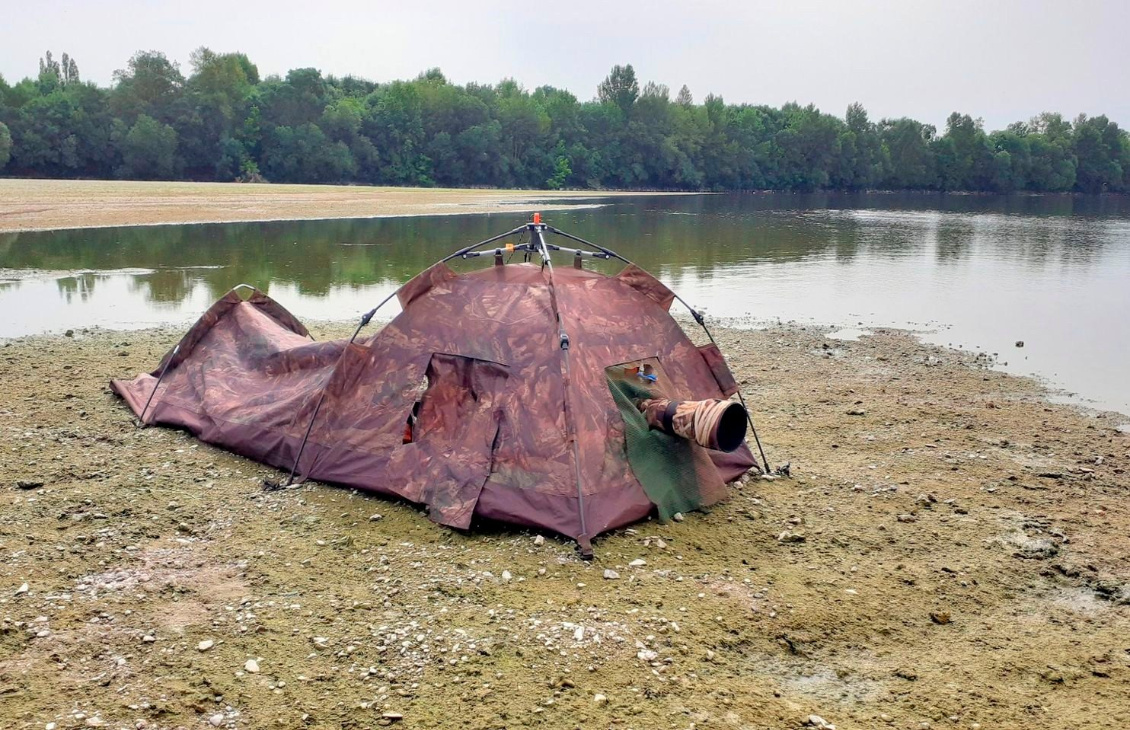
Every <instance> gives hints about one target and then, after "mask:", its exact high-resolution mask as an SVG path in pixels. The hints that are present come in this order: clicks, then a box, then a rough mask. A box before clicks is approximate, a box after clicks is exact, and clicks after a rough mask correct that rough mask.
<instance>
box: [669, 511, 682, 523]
mask: <svg viewBox="0 0 1130 730" xmlns="http://www.w3.org/2000/svg"><path fill="white" fill-rule="evenodd" d="M671 519H673V520H675V522H682V521H683V513H682V512H676V513H675V514H673V515H671Z"/></svg>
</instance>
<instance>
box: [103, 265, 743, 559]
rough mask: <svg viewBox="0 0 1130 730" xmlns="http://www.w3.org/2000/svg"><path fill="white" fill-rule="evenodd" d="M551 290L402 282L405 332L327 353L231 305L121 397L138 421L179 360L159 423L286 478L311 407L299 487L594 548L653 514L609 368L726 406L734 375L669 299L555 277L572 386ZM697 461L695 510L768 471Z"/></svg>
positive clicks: (697, 453) (287, 323)
mask: <svg viewBox="0 0 1130 730" xmlns="http://www.w3.org/2000/svg"><path fill="white" fill-rule="evenodd" d="M549 277H550V274H549V273H548V272H547V270H546V269H544V268H543V267H541V266H538V265H536V264H513V265H505V266H493V267H490V268H487V269H483V270H480V271H475V272H472V273H465V274H458V273H456V272H454V271H453V270H452V269H450V268H449V267H448V266H446V265H445V264H438V265H436V266H433V267H431V268H429V269H427V270H425V271H424V272H422V273H420V274H419V275H418V276H417V277H415V278H414V279H413V280H411V281H410V282H408V283H407V284H406V285H405V286H404V287H402V289H401V291H400V292H399V296H400V299H401V301H402V303H403V307H404V309H403V311H402V312H401V313H400V314H399V315H398V316H397V317H396V318H394V319H393V320H392V321H391V322H389V323H388V324H387V325H385V327H384V328H383V329H381V330H380V331H379V332H378V333H376V334H375V335H373V336H371V337H369V338H367V339H358V340H356V341H354V342H353V343H351V344H350V343H347V342H345V341H334V342H315V341H313V339H312V338H311V337H310V336H309V334H308V333H307V332H306V330H305V328H304V327H303V326H302V325H301V324H300V323H299V322H298V321H297V320H296V319H295V318H294V317H293V316H292V315H290V313H289V312H287V311H286V310H285V309H283V308H282V307H281V306H279V305H278V304H277V303H275V302H274V301H273V300H271V299H270V298H269V297H267V296H266V295H264V294H262V293H260V292H258V291H256V292H255V293H253V294H252V296H251V298H250V299H248V300H246V301H244V300H242V299H241V298H240V297H239V295H238V294H237V293H236V292H234V291H233V292H231V293H229V294H227V295H225V296H224V297H222V298H221V299H220V300H218V301H217V302H216V303H215V304H214V305H213V306H212V307H211V308H210V309H209V310H208V311H207V312H206V313H205V315H204V316H203V317H201V319H200V320H199V321H198V322H197V323H196V324H195V325H193V327H192V328H191V329H190V330H189V332H188V333H187V334H186V335H185V337H184V338H183V339H182V341H181V343H180V349H179V350H178V351H177V352H176V355H175V357H174V356H173V354H172V353H170V354H169V355H166V357H165V359H164V360H162V363H161V366H159V367H158V368H157V369H156V370H154V372H153V373H151V374H148V375H140V376H138V377H136V378H134V379H133V380H128V381H127V380H114V381H112V383H111V387H112V388H113V390H114V391H115V392H116V393H118V394H119V395H121V396H122V397H123V398H124V400H125V401H126V403H127V404H128V405H129V406H130V408H131V409H132V410H133V411H134V412H135V413H137V414H139V415H140V414H141V413H142V411H143V410H144V408H145V403H146V401H147V400H148V399H149V398H150V395H151V394H153V393H154V386H155V385H156V384H157V382H158V380H157V379H158V375H159V374H160V372H161V369H162V367H164V365H165V364H166V363H168V365H169V368H168V371H167V372H166V373H165V376H164V379H163V380H161V381H160V387H159V389H158V390H157V391H156V394H155V395H153V399H152V402H151V405H150V406H149V408H148V410H147V411H146V412H145V421H146V423H150V424H164V425H169V426H178V427H182V428H185V429H187V430H189V431H190V432H192V433H194V434H196V435H197V436H199V437H200V438H201V439H202V440H204V441H207V442H210V443H214V444H217V445H220V446H223V447H225V448H227V449H230V450H231V451H234V452H236V453H239V454H242V455H244V456H247V457H250V458H252V459H255V460H257V461H261V462H263V463H266V464H270V465H273V466H276V467H279V468H282V469H288V470H289V469H290V468H291V466H292V465H293V464H294V460H295V458H296V456H297V455H298V453H299V449H300V445H301V443H302V440H303V436H304V434H305V433H306V429H307V427H308V426H309V424H310V422H311V417H312V415H313V414H314V412H315V409H317V418H316V419H315V420H314V422H313V427H312V428H311V430H310V435H309V441H308V443H307V444H306V447H305V449H304V450H303V451H302V458H301V461H300V463H299V464H298V465H297V473H298V474H299V475H300V476H302V477H303V478H311V479H317V480H320V481H324V482H332V483H337V484H342V485H348V486H352V487H357V488H359V489H362V490H368V491H372V492H376V493H380V494H383V495H388V496H393V497H399V498H403V499H407V500H410V501H412V502H416V503H420V504H423V505H426V507H427V509H428V512H429V515H430V517H431V518H432V519H433V520H435V521H436V522H439V523H442V524H445V525H450V526H452V527H456V528H467V527H468V526H469V525H470V524H471V521H472V518H473V517H475V516H478V517H483V518H488V519H497V520H502V521H506V522H512V523H516V524H520V525H525V526H530V527H534V528H539V529H545V530H553V531H556V532H558V533H561V534H563V535H566V536H569V537H573V538H577V539H582V540H583V539H587V538H588V537H592V536H595V535H598V534H600V533H602V532H605V531H607V530H611V529H614V528H616V527H619V526H622V525H625V524H628V523H631V522H634V521H637V520H640V519H642V518H644V517H646V516H647V515H649V514H650V513H652V512H653V511H654V510H655V509H656V503H655V502H654V501H653V500H652V499H650V498H649V495H648V494H647V492H646V491H645V490H644V488H643V486H642V485H641V483H640V480H639V479H638V477H637V475H636V474H635V473H634V471H633V468H632V465H631V463H630V461H629V458H628V445H627V441H626V436H625V432H626V425H625V418H624V416H623V415H622V413H621V409H620V408H619V407H618V406H617V403H616V400H615V398H614V397H613V393H612V391H611V390H610V388H609V384H608V381H607V379H606V373H605V370H606V368H608V367H609V366H610V365H614V364H616V363H624V362H629V361H637V360H642V359H645V358H654V361H655V362H657V364H659V365H661V367H662V373H663V375H662V390H663V392H664V393H665V394H666V395H667V396H668V397H678V398H679V399H685V400H702V399H706V398H724V397H726V396H727V395H728V394H727V393H726V392H725V391H726V390H728V389H729V386H728V385H727V382H732V375H730V374H729V369H728V368H725V362H724V360H722V359H721V354H720V353H718V352H717V348H714V349H713V350H709V348H707V349H705V350H704V349H700V348H697V347H695V345H694V344H693V343H692V342H691V341H690V339H689V338H688V337H687V336H686V334H685V333H684V332H683V331H682V329H681V328H680V326H679V325H678V323H677V322H676V321H675V320H674V319H673V318H672V317H671V316H670V314H669V313H668V311H667V308H668V307H669V306H670V303H671V301H672V297H673V295H671V294H670V290H669V289H667V288H666V287H665V286H664V285H663V284H662V283H660V282H659V281H658V280H656V279H655V278H654V277H652V276H651V275H650V274H647V273H646V272H644V271H643V270H642V269H639V268H637V267H634V266H629V267H627V268H625V269H624V270H623V271H622V272H621V273H620V274H619V275H617V276H606V275H604V274H600V273H597V272H592V271H587V270H583V269H569V268H559V269H555V270H554V271H553V273H552V277H553V279H552V282H553V290H554V293H555V294H556V303H557V308H558V310H559V312H560V316H561V322H562V325H563V327H564V329H565V330H566V331H567V332H568V334H569V338H570V349H569V353H568V357H569V376H570V377H569V378H568V379H566V378H565V377H563V368H562V352H561V348H560V342H559V330H558V323H557V321H556V317H555V314H554V310H553V303H552V301H551V293H550V279H549ZM720 374H721V375H720ZM727 377H728V378H729V381H727V380H726V378H727ZM566 390H568V402H569V408H570V409H571V422H572V424H573V425H574V428H573V429H571V428H570V423H569V420H570V419H567V418H566V414H565V408H564V404H565V402H566ZM323 393H324V398H323ZM319 400H321V405H320V407H319V406H318V403H319ZM417 403H418V408H417ZM414 408H417V419H416V423H415V426H414V429H413V438H412V440H411V442H409V443H405V442H404V431H405V426H406V423H407V421H408V417H409V415H410V414H412V413H413V410H414ZM574 438H575V439H576V441H577V446H578V448H577V449H576V451H575V452H574V449H573V441H572V440H573V439H574ZM680 448H682V447H680ZM689 449H690V451H689V452H688V454H689V458H691V459H692V462H693V464H695V465H696V466H695V467H694V468H695V469H696V470H697V471H698V473H700V474H701V475H702V478H701V479H699V480H698V481H697V482H696V484H698V485H699V486H696V489H700V493H699V494H698V496H697V497H694V498H693V499H691V501H690V502H685V501H684V502H680V505H682V509H683V510H684V511H685V509H687V508H689V507H688V505H689V506H705V505H707V504H709V503H711V502H713V501H716V500H717V499H719V498H721V497H722V496H723V495H724V493H725V489H724V486H723V483H724V482H728V481H732V480H734V479H736V478H737V477H739V476H740V475H741V474H743V473H745V472H746V471H747V470H748V469H750V468H754V467H755V464H756V463H755V461H754V459H753V456H752V454H751V453H750V451H749V449H748V447H746V446H745V445H743V446H741V447H740V448H739V449H738V450H737V451H735V452H732V453H729V454H723V453H721V452H713V451H707V450H704V449H702V448H701V447H699V446H697V445H693V444H691V445H689ZM574 454H576V456H574ZM574 459H576V461H575V460H574ZM704 465H705V466H707V467H709V468H710V469H711V471H709V472H706V471H704V470H703V466H704ZM700 483H701V484H700ZM701 485H708V487H709V488H705V489H701ZM582 504H583V516H584V520H583V523H584V525H585V526H586V527H587V534H586V530H585V529H583V528H582V519H581V517H582V514H581V510H582ZM667 513H669V511H668V510H664V514H667Z"/></svg>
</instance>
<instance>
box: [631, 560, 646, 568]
mask: <svg viewBox="0 0 1130 730" xmlns="http://www.w3.org/2000/svg"><path fill="white" fill-rule="evenodd" d="M645 565H647V561H646V560H644V559H643V558H636V559H635V560H633V561H632V562H630V563H628V567H629V568H642V567H643V566H645Z"/></svg>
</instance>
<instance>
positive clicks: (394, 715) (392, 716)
mask: <svg viewBox="0 0 1130 730" xmlns="http://www.w3.org/2000/svg"><path fill="white" fill-rule="evenodd" d="M381 719H382V720H388V721H389V722H398V721H400V720H403V719H404V715H402V714H400V713H399V712H385V713H382V714H381Z"/></svg>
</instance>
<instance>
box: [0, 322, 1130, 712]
mask: <svg viewBox="0 0 1130 730" xmlns="http://www.w3.org/2000/svg"><path fill="white" fill-rule="evenodd" d="M350 326H351V325H350V324H349V323H342V324H323V325H319V326H316V327H313V328H312V329H314V330H315V334H316V336H317V337H318V338H319V339H321V338H324V337H333V336H341V335H342V334H344V333H346V331H347V330H348V329H349V327H350ZM826 333H827V331H826V330H822V329H819V328H813V327H807V328H804V327H788V326H785V327H777V328H774V329H769V330H761V331H739V330H732V329H731V330H722V331H721V332H720V333H719V342H720V344H721V346H722V348H723V351H724V352H725V353H726V354H727V355H728V356H729V358H730V362H731V364H732V366H733V368H734V370H735V371H736V374H737V376H738V377H739V379H740V380H742V381H743V382H744V384H745V385H744V388H745V390H746V393H747V397H748V398H749V400H750V402H751V404H752V405H753V406H754V408H755V415H756V417H757V419H758V425H759V427H760V431H761V434H762V437H763V441H764V442H765V446H766V450H767V451H768V453H769V457H770V459H771V461H773V462H774V464H779V463H782V462H785V461H791V462H792V466H793V475H794V476H793V478H791V479H777V480H773V481H767V480H762V479H753V478H750V479H746V480H745V481H743V482H742V483H740V484H736V485H734V488H733V492H732V496H731V498H730V499H729V500H728V501H727V502H725V503H723V504H721V505H720V506H718V507H717V508H716V509H714V510H712V511H711V513H710V514H698V513H696V514H692V515H688V516H687V517H686V520H685V521H684V522H681V523H670V524H659V523H657V522H654V521H653V522H645V523H642V524H638V525H635V526H634V527H633V528H632V529H626V530H620V531H617V532H615V533H613V534H610V535H607V536H604V537H602V538H601V539H599V540H598V541H597V542H596V545H595V547H596V555H597V559H596V561H595V562H593V563H586V562H583V561H581V560H580V559H579V558H578V556H577V554H576V552H575V549H574V546H573V544H572V543H571V542H568V541H565V540H561V539H558V538H556V537H554V536H552V535H546V536H544V541H543V540H540V539H537V536H535V535H534V534H531V533H528V532H525V531H522V530H518V529H512V528H507V527H499V526H495V525H476V526H475V527H474V528H473V530H472V531H471V532H470V534H460V533H458V532H454V531H451V530H449V529H446V528H442V527H439V526H437V525H435V524H433V523H431V522H429V521H428V519H427V517H426V516H425V515H423V514H421V512H420V511H419V510H418V509H415V508H413V506H411V505H407V504H394V503H390V502H387V501H383V500H380V499H376V498H372V497H369V496H365V495H362V494H357V493H355V492H352V491H349V490H346V489H341V488H336V487H332V486H326V485H321V484H306V485H304V486H302V487H300V488H295V489H289V490H284V491H281V492H264V491H263V489H262V487H261V484H262V481H263V479H264V478H278V474H277V473H276V472H275V471H274V470H271V469H267V468H264V467H262V466H259V465H257V464H255V463H252V462H249V461H247V460H244V459H242V458H240V457H237V456H234V455H231V454H228V453H225V452H223V451H220V450H218V449H215V448H212V447H210V446H208V445H205V444H202V443H199V442H197V441H196V440H195V439H193V438H190V437H189V436H187V435H186V434H183V433H180V432H177V431H173V430H168V429H163V428H149V429H144V430H139V429H137V428H136V427H135V426H134V424H133V422H132V420H131V414H130V412H129V411H128V409H127V408H126V407H125V406H124V405H123V404H122V403H121V402H120V401H119V400H118V399H117V398H116V397H115V396H113V395H112V394H111V393H110V391H109V389H108V387H107V382H108V380H109V379H110V378H111V377H118V376H123V375H132V374H134V373H136V372H139V371H142V370H149V369H151V368H152V367H153V366H154V365H155V364H156V363H157V362H158V359H159V358H160V356H161V354H162V353H163V352H164V351H165V350H166V349H168V348H169V347H170V346H171V345H172V344H173V343H174V342H175V341H176V340H177V339H178V337H179V336H180V334H181V330H180V329H161V330H149V331H143V332H129V333H122V332H110V331H98V330H95V331H81V330H80V331H76V332H72V333H71V336H42V337H31V338H23V339H18V340H12V341H9V342H7V343H5V345H3V347H2V353H3V356H2V357H0V383H2V386H0V387H2V389H3V390H2V397H0V453H2V454H3V465H2V467H0V474H2V476H0V497H2V499H3V508H2V509H0V549H2V551H0V554H2V556H3V557H2V559H0V616H2V622H0V716H2V717H4V718H5V723H4V725H5V727H11V728H36V729H42V728H44V726H45V724H46V723H56V725H55V726H56V727H58V728H79V727H96V726H105V727H113V728H118V727H128V728H200V727H212V726H231V727H239V728H279V727H287V728H294V727H307V728H340V727H357V728H361V727H372V726H380V725H390V724H398V725H402V726H404V727H450V726H451V725H452V724H453V723H455V722H456V721H457V722H458V724H460V726H462V727H468V728H504V727H528V726H537V727H545V728H576V727H583V728H595V727H613V728H702V727H725V728H791V727H796V728H800V727H803V726H804V725H805V724H806V723H809V722H810V719H809V718H810V716H811V715H818V716H819V717H821V718H823V719H824V720H825V721H826V722H827V723H831V724H834V725H835V726H836V727H837V728H883V727H892V728H914V729H921V728H978V727H980V728H985V729H986V730H987V729H988V728H1004V727H1009V728H1011V727H1026V728H1066V727H1070V728H1108V727H1112V726H1116V725H1117V724H1118V723H1119V722H1120V719H1121V718H1123V717H1125V712H1126V710H1127V707H1128V701H1127V697H1130V645H1128V644H1127V637H1128V636H1130V582H1128V575H1130V543H1128V542H1127V539H1126V535H1127V531H1128V529H1130V506H1128V502H1127V500H1126V494H1127V488H1128V487H1130V476H1128V475H1127V473H1126V469H1127V466H1128V465H1130V434H1127V433H1126V430H1127V429H1126V427H1125V426H1124V424H1125V423H1126V422H1127V421H1130V419H1128V418H1124V417H1119V416H1117V415H1116V414H1099V413H1091V412H1084V411H1081V410H1079V409H1076V408H1074V407H1069V406H1062V405H1053V404H1051V403H1049V402H1048V400H1047V398H1046V393H1045V392H1044V390H1043V389H1042V387H1041V386H1040V385H1039V384H1037V383H1035V382H1034V381H1032V380H1028V379H1022V378H1016V377H1012V376H1009V375H1006V374H1003V373H1000V372H997V371H994V370H992V369H989V368H988V367H986V362H985V361H984V360H983V359H979V358H977V357H976V356H974V355H971V354H967V353H962V352H957V351H952V350H945V349H937V348H933V347H928V346H924V345H922V344H920V343H919V342H918V341H917V340H916V339H914V338H913V337H912V336H910V335H908V334H906V333H902V332H896V331H879V332H875V333H874V334H872V335H870V336H865V337H863V338H861V339H860V340H858V341H850V342H843V341H838V340H833V339H829V338H827V337H826V336H825V335H826ZM635 560H643V561H644V563H643V564H639V563H637V564H636V565H635V566H634V567H633V566H630V565H629V563H631V562H632V561H635ZM605 568H612V569H614V570H615V571H617V572H618V573H619V576H620V578H619V579H618V580H606V579H604V578H603V577H602V575H603V571H604V569H605Z"/></svg>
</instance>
